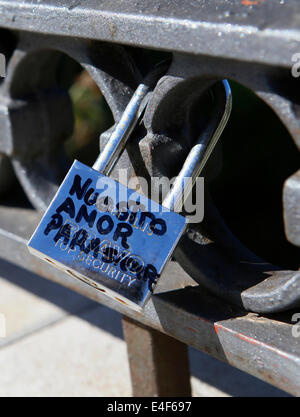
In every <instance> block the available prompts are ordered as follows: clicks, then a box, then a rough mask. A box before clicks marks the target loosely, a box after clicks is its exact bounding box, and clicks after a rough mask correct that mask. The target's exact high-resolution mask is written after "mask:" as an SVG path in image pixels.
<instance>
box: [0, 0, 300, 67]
mask: <svg viewBox="0 0 300 417" xmlns="http://www.w3.org/2000/svg"><path fill="white" fill-rule="evenodd" d="M298 8H299V2H298V0H289V1H288V2H287V1H286V2H284V4H281V2H279V1H277V0H269V1H268V2H266V1H265V2H261V1H258V2H253V6H252V7H250V6H249V4H248V3H247V2H243V1H239V0H238V1H237V0H230V1H226V2H225V1H224V2H220V1H217V0H207V1H205V2H203V3H202V4H201V3H200V2H194V1H191V0H189V1H184V2H183V1H182V2H181V1H177V2H165V1H157V0H141V1H139V2H138V3H136V2H123V1H122V0H115V1H113V2H112V1H110V0H104V1H101V2H97V1H95V0H86V1H84V2H82V1H80V0H72V1H70V0H63V1H60V0H45V1H43V3H41V2H39V1H38V0H22V1H14V0H1V1H0V26H2V27H5V28H11V29H16V30H24V31H30V32H38V33H47V34H56V35H63V36H75V37H80V38H86V39H98V40H102V41H109V42H115V43H120V44H127V45H134V46H140V47H151V48H157V49H164V50H170V51H177V52H185V53H193V54H201V55H208V56H212V57H221V56H222V57H226V58H228V59H238V60H243V61H256V62H260V63H268V64H274V65H284V66H286V65H288V66H290V64H291V57H292V55H293V54H294V53H295V52H297V49H299V45H300V30H299V27H298V26H297V16H298V14H297V13H298ZM175 33H176V36H174V34H175Z"/></svg>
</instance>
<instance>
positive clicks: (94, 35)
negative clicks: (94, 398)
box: [0, 0, 300, 395]
mask: <svg viewBox="0 0 300 417" xmlns="http://www.w3.org/2000/svg"><path fill="white" fill-rule="evenodd" d="M200 3H201V2H197V6H195V2H191V1H184V2H183V1H174V2H172V7H171V6H170V2H167V1H166V2H164V1H161V2H157V1H154V0H151V1H149V0H148V1H146V0H141V1H139V2H137V3H135V4H134V5H133V3H132V4H130V3H126V4H124V2H122V1H121V0H117V1H114V2H111V1H109V0H106V1H103V2H101V6H100V5H99V4H98V2H96V1H95V0H87V1H85V2H84V4H81V2H80V1H76V0H74V1H71V2H70V1H67V0H65V1H63V2H62V1H58V0H44V1H43V2H40V1H37V0H34V1H31V0H22V1H2V0H0V27H2V28H7V29H10V30H12V31H16V33H17V34H18V35H19V37H20V41H19V44H18V48H19V50H18V51H17V53H16V54H15V55H14V58H13V60H12V61H11V62H10V63H9V65H10V69H9V71H8V79H7V80H6V81H5V83H3V85H2V86H1V88H2V96H1V97H2V101H1V103H0V107H1V105H2V108H3V109H4V110H3V111H2V113H1V112H0V129H1V131H2V135H3V137H4V138H5V140H4V142H3V141H2V143H1V151H2V152H3V153H4V154H6V155H9V156H10V157H12V158H13V159H14V167H15V170H16V172H17V174H18V176H19V179H20V180H21V182H22V185H23V187H24V189H25V190H26V191H27V194H28V195H29V196H30V195H31V198H32V201H33V202H34V203H35V205H36V206H37V207H39V208H40V209H41V210H43V209H44V208H45V206H46V205H47V199H48V200H49V195H50V193H49V190H48V191H47V192H45V195H42V192H41V195H37V194H36V193H35V195H34V192H33V191H34V190H35V187H38V184H40V183H41V182H43V180H44V179H45V178H43V176H42V175H41V176H39V177H35V178H34V177H30V175H29V168H30V167H31V166H32V153H31V154H30V153H29V154H28V149H30V151H31V152H32V148H33V149H34V151H35V152H36V154H37V155H40V154H39V152H41V150H43V148H44V149H47V151H49V149H50V150H51V146H52V145H53V141H54V142H55V144H56V145H58V146H59V144H60V135H61V134H63V133H64V132H66V131H69V130H70V127H71V123H69V113H70V112H69V110H70V106H69V104H70V103H69V101H68V98H67V97H65V96H59V97H54V99H53V103H54V107H55V106H57V104H59V108H64V109H67V114H68V116H67V117H65V120H63V121H61V122H60V123H59V129H58V130H57V131H56V132H52V131H51V129H50V131H49V132H46V133H47V135H46V137H45V138H43V139H45V141H44V142H41V143H40V142H39V141H38V139H39V134H38V131H36V130H33V131H32V132H31V133H32V135H31V139H32V142H31V143H29V144H28V143H26V146H27V148H26V149H24V144H23V147H22V140H21V139H22V134H23V133H22V129H21V130H20V131H18V129H17V130H16V129H14V127H15V126H16V125H17V120H18V117H22V114H23V113H22V111H20V109H21V110H22V106H19V107H18V106H14V104H15V103H12V102H11V101H10V98H11V97H10V94H11V89H13V90H14V93H16V90H17V89H18V88H16V84H15V81H16V77H17V76H18V75H20V73H18V70H19V68H18V65H19V63H20V62H25V66H24V67H23V71H24V70H26V69H28V65H30V62H28V61H27V60H26V58H27V56H30V54H31V52H32V51H33V50H34V47H35V46H36V45H35V44H36V43H38V45H39V47H41V48H42V47H45V48H47V47H51V48H53V49H55V50H59V51H63V52H65V53H67V52H68V53H69V54H70V55H72V56H73V57H74V58H75V59H76V60H77V61H78V62H80V63H81V65H83V66H84V67H85V68H87V69H88V71H89V72H90V74H91V75H92V76H93V77H94V79H96V80H97V83H98V85H100V86H101V87H102V88H103V89H104V93H105V95H106V98H107V101H108V102H109V104H110V106H111V108H112V110H113V113H114V117H115V120H116V121H117V120H118V119H119V118H120V116H121V114H122V111H123V110H124V108H125V106H126V104H127V102H128V100H129V98H130V96H131V94H132V91H134V89H135V87H136V86H137V84H138V82H139V81H140V79H141V72H142V67H141V66H140V67H139V66H138V65H135V63H134V62H129V61H130V60H129V58H128V57H129V55H127V54H126V52H124V49H123V48H120V47H119V45H120V44H124V45H129V46H134V47H143V48H151V49H160V50H166V51H168V52H172V53H173V62H172V65H171V67H170V68H169V70H168V73H167V76H168V77H170V78H172V77H173V78H172V79H173V81H174V79H175V78H176V83H178V85H179V84H180V83H182V82H184V80H186V79H193V77H207V75H208V74H210V75H212V76H213V77H212V78H214V79H220V78H226V77H228V78H232V79H237V80H238V81H240V82H242V83H243V84H245V85H247V86H248V87H249V88H251V89H253V90H254V91H255V92H256V93H257V94H258V95H259V96H260V97H261V98H262V99H263V100H265V101H266V102H267V103H268V104H269V105H270V106H271V107H272V108H273V110H274V111H275V112H276V113H277V114H278V116H279V117H280V118H281V120H282V121H283V123H284V124H285V125H286V127H287V128H288V130H289V132H290V133H291V135H292V137H293V139H294V141H295V143H296V145H297V146H298V148H299V147H300V131H299V116H298V114H299V112H298V110H297V109H298V107H297V106H298V99H297V96H296V94H295V91H294V90H295V88H296V86H298V84H296V80H292V83H291V84H289V89H288V91H286V90H285V91H284V90H283V89H281V86H279V87H278V83H276V82H274V80H275V81H276V80H279V79H283V78H284V79H287V76H288V74H289V71H290V66H291V57H292V56H293V54H294V53H297V52H300V29H299V28H298V26H297V8H298V1H297V0H291V1H289V3H288V4H287V3H286V4H284V5H282V4H280V3H279V2H278V1H277V0H272V1H269V2H260V1H258V2H255V4H253V6H251V7H249V6H247V5H246V4H244V3H245V2H243V1H242V2H240V1H237V0H231V1H224V2H220V1H216V0H215V1H213V0H209V1H206V2H203V4H200ZM175 34H176V36H175ZM36 40H38V42H36ZM90 40H99V41H101V42H100V43H99V44H98V45H97V48H98V50H101V53H102V58H103V57H104V56H105V51H106V50H107V51H109V52H110V53H111V54H112V56H113V57H114V66H118V65H120V64H123V63H124V62H127V64H128V65H127V66H126V70H124V73H123V74H122V76H121V75H120V74H117V75H118V76H119V78H117V82H116V78H114V77H112V76H110V75H109V74H108V73H107V72H105V68H103V67H102V68H99V66H97V65H96V61H97V60H95V57H94V56H93V55H92V54H90V55H89V53H87V52H90V51H89V45H90ZM103 42H109V43H107V44H106V43H103ZM52 57H53V59H54V61H55V57H56V55H55V53H54V54H53V56H52ZM23 60H24V61H23ZM104 61H105V59H104ZM104 67H105V65H104ZM124 74H125V75H124ZM15 76H16V77H15ZM14 77H15V78H14ZM270 80H271V81H273V83H270V82H269V81H270ZM211 82H212V81H211V80H209V81H208V84H209V83H211ZM184 85H185V86H186V84H184ZM17 87H19V88H20V85H19V86H17ZM193 88H194V85H193V84H191V85H189V86H188V87H187V89H186V90H185V91H187V92H188V91H191V90H192V89H193ZM166 90H167V89H166ZM8 93H10V94H8ZM164 94H165V96H164V95H163V94H162V93H161V97H160V98H159V97H158V96H159V92H158V95H153V99H152V106H151V109H152V113H151V111H150V110H148V112H147V111H146V116H145V119H144V122H145V126H146V129H147V130H148V131H151V129H152V127H153V114H154V113H153V112H155V110H156V108H157V107H158V102H159V100H162V99H166V97H167V100H171V99H172V94H170V97H171V98H170V97H168V91H167V92H166V91H165V92H164ZM15 95H16V97H15V98H18V94H15ZM3 97H4V99H3ZM157 97H158V98H157ZM51 103H52V102H51V99H50V101H49V102H48V107H47V112H46V116H47V118H48V119H47V120H48V121H49V123H50V122H51V121H52V122H53V120H55V117H56V114H57V107H56V109H55V111H52V110H51V109H52V107H53V103H52V104H51ZM11 104H13V105H12V106H11V107H10V105H11ZM17 104H18V103H17ZM19 104H20V103H19ZM31 104H32V103H31ZM7 108H8V109H9V112H8V114H9V116H10V117H11V118H12V119H10V121H11V122H10V123H7V118H6V116H7V113H6V109H7ZM25 110H26V111H29V113H28V114H30V112H33V113H34V112H36V110H37V107H34V106H33V107H31V108H29V110H28V108H27V109H25ZM1 115H2V116H1ZM165 115H166V114H165ZM44 116H45V114H43V115H41V117H40V119H41V120H43V122H41V125H42V123H44V122H45V119H43V117H44ZM1 117H2V119H1ZM70 117H71V115H70ZM67 119H68V120H67ZM162 119H163V118H162ZM37 125H38V123H37ZM28 127H30V129H32V124H30V123H29V124H28ZM34 127H35V126H34ZM12 133H13V134H12ZM108 134H109V132H107V133H106V136H107V135H108ZM9 135H11V137H13V140H9V139H7V138H9V137H10V136H9ZM104 136H105V135H104ZM104 139H105V137H104ZM153 143H154V145H156V142H155V141H154V142H153ZM147 145H148V143H147V141H146V142H144V143H142V144H141V146H140V148H141V153H142V156H143V158H144V159H145V160H146V167H147V168H149V172H150V174H151V172H152V171H151V169H153V167H154V169H158V168H159V167H157V161H156V160H155V157H154V156H153V154H151V155H149V154H147V149H148V148H147ZM170 146H172V143H170ZM182 149H183V148H181V149H179V151H182ZM158 151H160V149H159V148H158ZM129 153H130V152H129ZM158 162H159V161H158ZM35 163H36V165H35V168H36V172H37V171H38V170H39V169H40V167H41V166H43V164H45V167H46V169H45V171H47V167H49V166H52V165H51V164H52V163H53V159H52V161H51V160H48V159H45V158H44V156H43V154H41V156H39V157H38V159H37V160H36V161H35ZM120 163H121V164H123V166H127V167H128V166H131V161H130V158H129V159H128V155H127V156H126V155H125V156H124V158H123V160H122V161H121V162H120ZM26 171H27V173H26ZM24 172H25V175H24ZM61 176H62V171H61V170H60V168H59V166H57V171H56V172H55V175H54V176H53V178H54V177H55V181H53V182H54V183H57V181H59V180H58V178H59V177H61ZM294 179H295V180H294V182H293V181H292V182H291V181H290V182H289V183H288V185H287V187H288V190H287V192H286V201H285V217H286V219H287V223H288V224H292V225H293V224H294V223H295V222H296V221H295V219H294V217H293V216H294V211H293V207H294V204H293V203H290V201H291V198H292V197H289V196H290V195H292V196H293V190H295V189H297V186H298V178H297V177H296V176H295V178H294ZM47 180H49V178H46V181H45V184H47ZM48 183H49V181H48ZM51 186H52V185H51ZM293 187H294V188H293ZM54 190H55V186H54V187H52V191H54ZM41 191H42V188H41ZM211 212H212V213H213V214H212V220H211V221H213V220H214V218H215V217H214V216H215V213H214V211H213V208H212V210H211ZM24 219H26V222H24ZM38 220H39V214H37V213H36V212H35V211H33V210H29V209H17V208H7V207H5V206H3V207H1V208H0V244H1V247H2V257H3V258H5V259H6V260H7V261H9V262H11V263H13V264H15V265H16V266H18V267H19V268H26V269H28V270H31V271H33V272H35V273H37V274H40V275H41V276H44V277H46V278H49V279H52V280H54V281H56V282H59V283H60V284H62V285H65V286H68V287H69V288H72V289H74V290H75V291H78V292H80V293H81V294H84V295H86V296H87V297H90V298H92V299H94V300H96V301H98V302H100V303H103V304H105V305H107V306H109V307H111V308H113V309H115V310H117V311H119V312H120V313H122V314H123V315H125V316H127V317H129V318H131V319H134V320H135V321H137V322H138V323H140V324H141V325H144V326H148V327H150V328H152V329H155V330H158V331H159V332H161V333H164V334H166V335H168V336H171V337H173V338H175V339H177V340H179V341H180V342H182V343H184V344H188V345H191V346H193V347H195V348H197V349H199V350H202V351H204V352H206V353H208V354H210V355H212V356H214V357H216V358H218V359H220V360H223V361H226V362H228V363H229V364H231V365H233V366H235V367H237V368H239V369H241V370H243V371H245V372H248V373H250V374H252V375H254V376H257V377H258V378H260V379H262V380H264V381H267V382H269V383H271V384H273V385H275V386H277V387H279V388H281V389H283V390H285V391H287V392H290V393H292V394H293V395H300V369H299V367H300V345H299V343H300V342H299V339H298V338H295V337H293V335H292V326H293V324H292V323H291V322H290V318H291V316H292V313H291V312H288V313H286V314H283V313H282V314H281V315H277V316H274V315H273V316H266V314H264V316H261V315H260V314H257V313H248V312H247V311H246V310H245V307H246V308H247V309H250V310H251V309H252V310H254V311H258V312H260V311H261V310H262V308H263V306H265V304H266V299H268V297H269V298H270V291H271V292H272V291H273V292H274V287H272V282H274V281H272V282H271V283H270V281H268V282H264V283H263V285H261V286H260V287H258V288H256V290H255V289H254V290H253V289H252V290H251V291H252V292H251V291H250V292H248V293H246V294H245V293H243V294H242V302H241V301H240V299H241V289H240V288H239V290H238V291H237V290H236V283H232V282H231V283H230V285H229V286H228V287H225V288H224V287H222V285H221V286H220V287H218V282H217V281H216V280H215V281H214V286H213V287H210V286H209V285H206V284H205V282H204V283H203V282H202V281H201V284H202V286H199V287H197V286H195V285H196V284H195V282H194V281H193V280H192V279H191V278H190V277H188V276H187V274H186V273H185V272H184V271H183V270H182V269H181V268H180V267H179V266H178V264H177V263H176V262H172V263H171V264H170V266H169V270H168V271H169V272H168V271H167V272H166V274H165V277H164V279H163V280H162V284H161V286H160V287H159V288H158V292H159V293H158V294H155V295H154V296H153V297H152V298H151V300H150V302H149V303H148V304H147V305H146V308H145V310H144V312H143V313H137V312H133V311H132V310H130V309H128V308H127V307H126V306H124V305H121V304H119V303H117V302H115V301H114V300H110V299H108V298H106V297H105V296H103V295H102V294H101V293H99V292H98V293H97V292H95V291H94V290H93V289H92V288H91V287H89V286H87V285H86V284H84V283H82V282H80V281H78V282H77V281H74V280H73V279H72V278H71V277H68V276H67V275H65V274H63V273H61V272H60V271H57V270H56V269H54V268H52V267H51V266H49V265H46V264H45V263H43V262H41V261H40V260H38V259H35V258H33V257H32V256H31V255H30V254H29V253H28V250H27V248H26V243H27V241H28V239H29V237H30V235H31V233H32V231H33V230H34V228H35V227H36V225H37V223H38ZM220 224H221V223H220ZM217 232H218V233H219V234H222V233H223V234H224V235H226V236H227V237H226V238H225V239H224V240H225V241H226V240H227V242H231V244H232V237H231V235H227V231H226V230H225V229H224V228H223V227H220V228H219V230H218V231H217ZM197 233H198V235H197V236H198V238H199V239H200V237H201V236H200V234H199V231H198V232H197ZM199 236H200V237H199ZM288 237H289V238H290V240H291V241H293V242H295V241H296V239H297V236H294V227H291V232H290V234H289V236H288ZM188 239H189V237H187V240H186V242H185V244H186V247H188V245H189V242H188ZM191 240H193V239H192V238H191ZM296 243H297V242H296ZM225 247H226V244H225ZM205 253H206V252H205V251H204V256H206V255H205ZM218 253H219V252H216V253H215V254H213V256H212V260H213V262H215V259H217V258H218ZM202 256H203V255H202ZM176 257H177V259H178V260H179V261H180V262H181V264H183V265H184V264H185V263H188V259H187V255H186V253H185V252H184V247H181V249H180V250H179V251H178V252H177V254H176ZM202 259H203V258H201V257H200V261H201V262H202ZM201 262H200V263H201ZM207 265H208V266H207V269H208V270H209V269H210V265H209V261H208V264H207ZM198 267H199V268H200V266H199V265H196V266H195V269H196V273H195V274H197V271H198V270H199V269H198ZM201 267H203V265H202V264H201ZM220 267H222V268H223V269H224V271H225V275H226V273H227V275H228V277H230V278H231V277H232V276H233V277H234V279H233V281H234V280H236V282H237V283H239V282H240V278H241V277H243V278H245V280H246V285H245V288H246V289H247V288H249V287H250V284H251V283H252V284H253V282H255V280H254V281H253V276H252V275H251V276H249V277H248V278H247V276H246V274H245V271H244V270H239V271H238V272H237V271H236V270H235V269H234V268H233V269H232V268H231V266H230V265H229V264H227V263H226V262H225V263H222V262H221V264H220ZM203 268H204V270H203V271H202V272H201V273H202V274H203V275H205V274H206V269H205V266H204V267H203ZM186 269H187V270H189V268H188V267H187V268H186ZM172 271H173V272H174V273H175V274H176V277H177V278H176V280H175V281H174V280H171V275H172ZM288 273H290V274H289V275H288V274H287V273H286V271H285V275H284V276H282V275H281V276H279V277H277V278H279V279H278V280H277V281H278V282H281V283H282V282H283V278H286V280H285V281H284V282H283V285H282V286H281V287H280V284H278V285H277V287H276V288H275V289H276V291H277V292H276V291H275V293H274V294H275V296H274V300H275V301H274V303H275V304H276V306H275V309H274V308H273V309H270V310H269V312H272V313H274V311H276V309H277V311H279V310H280V309H283V308H285V309H286V308H291V307H294V306H295V305H298V304H299V299H298V298H299V296H298V293H299V292H298V291H297V289H298V285H299V280H300V274H298V273H295V271H288ZM192 275H193V274H192ZM275 275H276V274H275ZM256 283H257V282H256ZM203 285H204V287H206V288H208V289H210V290H213V291H214V294H212V293H211V292H209V291H208V290H207V289H204V288H203ZM247 285H248V286H247ZM283 291H286V293H284V294H285V297H282V294H283ZM222 293H226V295H227V301H225V302H224V300H221V299H220V298H218V295H220V296H221V295H222ZM286 294H288V296H286ZM283 298H284V301H282V300H283ZM285 300H287V302H285ZM231 301H232V302H233V303H232V302H231ZM234 303H235V304H234ZM297 303H298V304H297ZM266 312H267V311H266V310H265V311H264V313H266ZM127 323H128V322H127ZM131 325H132V326H133V327H132V329H133V330H131V331H137V329H138V327H139V326H138V325H137V327H136V328H135V327H134V325H133V324H132V323H131ZM125 326H127V325H125ZM149 332H150V330H149ZM150 333H151V332H150ZM150 333H149V334H150ZM150 338H151V337H150ZM127 339H128V340H130V330H129V335H127ZM169 341H170V340H169ZM129 345H130V343H129ZM178 354H179V353H178ZM184 355H185V353H184V349H183V350H182V352H181V356H182V357H183V358H184ZM154 362H155V361H154ZM152 365H153V364H152ZM152 365H151V366H152ZM156 365H157V364H156ZM173 367H174V364H171V365H170V370H172V368H173ZM142 374H144V375H146V374H147V372H146V373H142ZM133 385H134V384H133ZM176 389H177V388H176ZM182 389H183V391H182V392H183V393H186V392H188V388H187V386H186V384H185V387H183V388H182ZM160 392H161V391H160V390H159V388H157V387H156V388H154V390H153V391H152V393H153V394H155V393H158V394H159V393H160ZM168 392H171V391H168ZM174 392H175V388H174V389H173V393H174Z"/></svg>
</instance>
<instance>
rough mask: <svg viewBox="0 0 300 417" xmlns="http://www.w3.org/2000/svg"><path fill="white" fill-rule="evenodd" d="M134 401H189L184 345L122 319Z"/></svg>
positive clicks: (185, 348)
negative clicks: (178, 399)
mask: <svg viewBox="0 0 300 417" xmlns="http://www.w3.org/2000/svg"><path fill="white" fill-rule="evenodd" d="M123 331H124V336H125V340H126V343H127V351H128V360H129V366H130V373H131V382H132V391H133V396H134V397H189V396H191V383H190V371H189V358H188V349H187V345H186V344H184V343H182V342H179V341H178V340H176V339H174V338H173V337H170V336H167V335H165V334H163V333H160V332H158V331H157V330H154V329H151V327H148V326H144V325H142V324H140V323H138V322H137V321H135V320H132V319H130V318H128V317H126V316H123Z"/></svg>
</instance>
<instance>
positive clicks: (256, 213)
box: [208, 82, 300, 269]
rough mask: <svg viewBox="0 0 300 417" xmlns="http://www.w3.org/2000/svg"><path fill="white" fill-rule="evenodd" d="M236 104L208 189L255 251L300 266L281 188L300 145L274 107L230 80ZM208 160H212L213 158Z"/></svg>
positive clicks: (298, 160)
mask: <svg viewBox="0 0 300 417" xmlns="http://www.w3.org/2000/svg"><path fill="white" fill-rule="evenodd" d="M231 87H232V93H233V109H232V115H231V118H230V120H229V123H228V125H227V127H226V129H225V131H224V133H223V135H222V138H221V140H220V142H219V144H218V147H220V148H221V150H222V155H223V157H222V167H221V170H220V172H219V174H218V175H217V177H216V178H215V179H212V180H211V183H210V185H209V189H210V191H211V194H212V197H213V200H214V202H215V204H216V206H217V208H218V210H219V212H220V213H221V215H222V217H223V219H224V220H225V222H226V224H227V225H228V227H229V228H230V230H231V231H232V232H233V233H234V234H235V235H236V236H237V237H238V239H239V240H240V241H241V242H242V243H243V244H244V245H245V246H247V247H248V248H249V249H250V250H252V252H254V253H256V254H257V255H258V256H260V257H261V258H263V259H264V260H266V261H268V262H271V263H272V264H274V265H278V266H280V267H283V268H287V269H298V268H299V259H300V248H297V247H295V246H293V245H292V244H290V243H289V242H288V241H287V239H286V237H285V233H284V225H283V213H282V188H283V184H284V181H285V180H286V179H287V178H288V177H289V176H290V175H291V174H293V173H294V172H295V171H297V170H298V169H299V167H300V155H299V151H298V149H297V148H296V146H295V144H294V143H293V141H292V139H291V137H290V135H289V133H288V131H287V129H286V128H285V126H284V125H283V124H282V122H281V121H280V120H279V118H278V117H277V115H276V114H275V113H274V111H273V110H272V109H271V108H270V107H269V106H268V105H267V104H266V103H264V102H263V101H262V100H261V99H259V98H258V97H257V96H256V95H255V94H254V93H253V92H251V91H250V90H248V89H247V88H245V87H243V86H242V85H240V84H237V83H235V82H231ZM208 165H209V163H208Z"/></svg>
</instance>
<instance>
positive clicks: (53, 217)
mask: <svg viewBox="0 0 300 417" xmlns="http://www.w3.org/2000/svg"><path fill="white" fill-rule="evenodd" d="M185 225H186V218H185V217H183V216H181V215H179V214H177V213H174V212H172V211H169V210H168V209H166V208H164V207H162V206H161V205H159V204H157V203H156V202H154V201H152V200H150V199H148V198H147V197H145V196H143V195H141V194H138V193H137V192H136V191H134V190H132V189H130V188H127V187H125V186H124V185H122V184H120V183H119V182H117V181H114V180H113V179H111V178H108V177H106V176H104V175H102V174H100V173H99V172H98V171H95V170H94V169H92V168H90V167H88V166H86V165H84V164H82V163H80V162H78V161H75V162H74V163H73V165H72V167H71V169H70V171H69V172H68V174H67V176H66V178H65V180H64V182H63V183H62V185H61V186H60V188H59V190H58V192H57V193H56V195H55V197H54V199H53V201H52V203H51V205H50V207H49V208H48V210H47V212H46V213H45V215H44V216H43V218H42V220H41V222H40V224H39V226H38V227H37V229H36V231H35V232H34V234H33V236H32V238H31V240H30V241H29V243H28V247H29V250H30V252H31V253H33V254H34V255H36V256H39V257H40V258H42V259H44V260H45V261H48V262H50V263H51V264H53V265H55V266H56V267H58V268H59V269H63V270H64V271H65V272H66V273H68V274H70V275H71V276H72V277H73V278H74V279H79V280H81V281H83V282H85V283H86V284H88V285H91V286H93V287H94V288H95V290H98V291H101V292H102V293H106V294H107V295H108V296H110V297H113V298H115V299H116V300H118V301H119V302H121V303H124V304H127V305H130V306H131V307H132V308H134V309H137V310H138V309H140V308H141V307H142V306H143V305H144V303H145V301H146V300H147V298H148V296H149V295H150V294H151V292H152V291H153V288H154V286H155V284H156V282H157V280H158V278H159V277H160V276H161V274H162V271H163V268H164V266H165V265H166V263H167V261H168V260H169V258H170V256H171V255H172V253H173V250H174V249H175V247H176V245H177V243H178V241H179V239H180V237H181V235H182V233H183V231H184V229H185Z"/></svg>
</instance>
